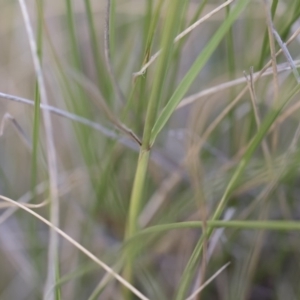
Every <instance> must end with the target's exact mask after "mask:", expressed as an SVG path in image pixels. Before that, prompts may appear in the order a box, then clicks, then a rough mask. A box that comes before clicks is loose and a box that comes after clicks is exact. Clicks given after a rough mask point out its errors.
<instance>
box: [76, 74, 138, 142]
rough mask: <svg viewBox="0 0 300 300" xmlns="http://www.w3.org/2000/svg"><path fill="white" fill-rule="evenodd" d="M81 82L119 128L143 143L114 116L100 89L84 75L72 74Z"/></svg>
mask: <svg viewBox="0 0 300 300" xmlns="http://www.w3.org/2000/svg"><path fill="white" fill-rule="evenodd" d="M71 76H72V77H73V78H74V79H75V80H76V81H77V82H78V83H79V84H81V85H82V86H83V87H84V88H85V89H86V91H87V92H88V93H90V95H91V96H92V97H91V99H92V100H94V103H95V104H96V105H97V106H98V107H99V110H101V111H104V113H105V115H106V116H107V118H108V119H109V120H110V122H112V123H113V124H114V125H115V126H116V128H118V129H119V130H120V131H121V132H123V133H124V134H126V135H128V136H129V137H131V138H132V139H133V140H134V141H136V142H137V143H138V144H139V145H140V146H141V145H142V142H141V140H140V139H139V137H138V136H137V135H136V134H135V133H134V132H133V131H132V130H131V129H129V128H128V127H127V126H126V125H124V124H123V123H122V122H121V121H120V120H119V119H118V118H117V117H116V116H114V114H113V112H112V111H111V110H110V108H109V107H108V106H107V104H106V102H105V101H104V99H103V97H102V95H101V93H100V91H99V89H98V88H97V87H96V86H95V85H94V84H93V83H92V82H90V81H89V80H88V79H87V78H85V77H84V76H83V75H79V74H74V73H72V75H71Z"/></svg>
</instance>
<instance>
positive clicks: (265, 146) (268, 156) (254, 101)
mask: <svg viewBox="0 0 300 300" xmlns="http://www.w3.org/2000/svg"><path fill="white" fill-rule="evenodd" d="M244 75H245V78H246V80H247V84H248V88H249V92H250V96H251V97H250V99H251V104H252V109H253V112H254V117H255V122H256V127H257V130H258V129H259V127H260V124H261V120H260V116H259V112H258V109H257V97H256V93H255V88H254V82H253V67H251V68H250V76H249V78H248V76H247V74H246V72H244ZM262 149H263V153H264V156H265V159H266V162H267V165H268V168H269V170H271V168H272V161H271V154H270V150H269V147H268V144H267V142H266V140H265V139H263V140H262Z"/></svg>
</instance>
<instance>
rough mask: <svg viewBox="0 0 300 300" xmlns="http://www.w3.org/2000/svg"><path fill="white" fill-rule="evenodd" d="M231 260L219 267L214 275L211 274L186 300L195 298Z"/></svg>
mask: <svg viewBox="0 0 300 300" xmlns="http://www.w3.org/2000/svg"><path fill="white" fill-rule="evenodd" d="M229 265H230V262H228V263H227V264H225V265H224V266H223V267H222V268H221V269H219V270H218V271H217V272H216V273H215V274H214V275H213V276H211V277H210V278H209V279H208V280H207V281H205V283H204V284H202V285H201V286H200V287H199V288H198V289H197V290H196V291H195V292H194V293H193V294H192V295H190V296H189V297H188V298H186V300H193V299H195V297H196V296H197V295H198V294H199V293H200V292H201V291H202V290H203V289H204V288H205V287H206V286H208V285H209V284H210V283H211V282H212V281H213V280H214V279H215V278H216V277H218V276H219V275H220V274H221V273H222V272H223V271H224V270H225V269H226V268H227V267H228V266H229Z"/></svg>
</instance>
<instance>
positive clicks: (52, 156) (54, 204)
mask: <svg viewBox="0 0 300 300" xmlns="http://www.w3.org/2000/svg"><path fill="white" fill-rule="evenodd" d="M19 4H20V7H21V11H22V15H23V18H24V23H25V27H26V31H27V35H28V40H29V44H30V49H31V54H32V59H33V64H34V68H35V72H36V76H37V81H38V85H39V90H40V96H41V101H43V103H44V104H45V105H48V98H47V93H46V87H45V82H44V76H43V71H42V67H41V64H40V61H39V57H38V54H37V45H36V42H35V39H34V34H33V30H32V27H31V23H30V18H29V15H28V11H27V7H26V4H25V1H24V0H19ZM43 120H44V126H45V136H46V145H47V149H48V152H47V163H48V170H49V193H50V195H49V198H50V200H51V205H50V220H51V223H52V224H53V225H54V226H56V227H57V226H59V202H58V178H57V161H56V151H55V145H54V139H53V128H52V121H51V116H50V113H48V112H44V114H43ZM58 246H59V240H58V236H57V234H56V232H55V231H54V230H50V236H49V250H48V269H47V278H46V284H45V289H44V298H45V299H47V300H52V299H53V300H54V299H59V295H60V291H59V289H58V288H57V289H55V290H54V291H53V290H52V286H53V285H55V282H56V280H57V273H58V272H57V268H58V267H57V263H58ZM49 291H50V295H48V293H49Z"/></svg>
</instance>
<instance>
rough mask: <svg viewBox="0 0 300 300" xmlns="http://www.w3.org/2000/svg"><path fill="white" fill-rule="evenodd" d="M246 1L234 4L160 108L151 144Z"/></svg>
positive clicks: (242, 0)
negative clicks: (168, 98) (161, 108)
mask: <svg viewBox="0 0 300 300" xmlns="http://www.w3.org/2000/svg"><path fill="white" fill-rule="evenodd" d="M248 2H249V1H248V0H241V1H239V2H237V4H236V6H235V7H234V8H233V9H232V11H231V13H230V15H229V16H228V18H227V19H226V20H225V21H224V22H223V24H222V25H221V26H220V27H219V29H218V30H217V32H216V33H215V34H214V36H213V37H212V38H211V39H210V41H209V42H208V44H207V45H206V47H205V48H204V49H203V51H202V52H201V53H200V54H199V56H198V58H197V59H196V61H195V62H194V64H193V65H192V67H191V68H190V70H189V71H188V73H187V74H186V75H185V77H184V78H183V80H182V81H181V82H180V84H179V86H178V87H177V89H176V90H175V92H174V93H173V95H172V97H171V98H170V100H169V101H168V103H167V105H166V106H165V108H164V109H163V110H162V112H161V114H160V116H159V117H158V119H157V120H156V123H155V124H154V126H153V129H152V133H151V144H153V143H154V141H155V139H156V137H157V135H158V134H159V133H160V131H161V130H162V129H163V127H164V126H165V124H166V123H167V122H168V120H169V119H170V117H171V115H172V114H173V112H174V111H175V109H176V107H177V105H178V104H179V102H180V100H181V99H182V97H183V96H184V95H185V94H186V92H187V91H188V89H189V88H190V86H191V84H192V83H193V81H194V80H195V78H196V77H197V75H198V74H199V72H200V71H201V69H202V68H203V67H204V65H205V63H206V62H207V60H208V59H209V58H210V56H211V55H212V53H213V51H214V50H215V49H216V48H217V46H218V45H219V43H220V42H221V40H222V39H223V38H224V36H225V34H226V33H227V31H228V30H229V29H230V27H231V25H232V24H233V22H234V21H235V20H236V19H237V18H238V16H239V15H240V14H241V12H242V11H243V9H244V8H245V7H246V6H247V4H248Z"/></svg>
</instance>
